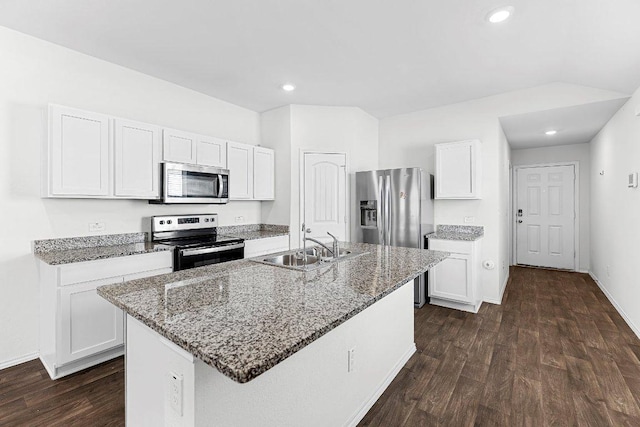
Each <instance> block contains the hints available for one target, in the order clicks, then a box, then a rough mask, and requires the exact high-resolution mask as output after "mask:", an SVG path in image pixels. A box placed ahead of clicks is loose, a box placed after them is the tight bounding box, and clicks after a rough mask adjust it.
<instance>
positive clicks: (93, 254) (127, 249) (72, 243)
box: [34, 233, 173, 265]
mask: <svg viewBox="0 0 640 427" xmlns="http://www.w3.org/2000/svg"><path fill="white" fill-rule="evenodd" d="M146 236H147V235H146V233H126V234H109V235H103V236H86V237H70V238H64V239H47V240H36V241H34V255H35V256H36V257H37V258H39V259H41V260H42V261H44V262H45V263H47V264H49V265H61V264H71V263H74V262H83V261H95V260H98V259H107V258H115V257H121V256H128V255H139V254H145V253H149V252H160V251H172V250H173V246H169V245H162V244H159V243H153V242H148V241H146V240H145V239H146Z"/></svg>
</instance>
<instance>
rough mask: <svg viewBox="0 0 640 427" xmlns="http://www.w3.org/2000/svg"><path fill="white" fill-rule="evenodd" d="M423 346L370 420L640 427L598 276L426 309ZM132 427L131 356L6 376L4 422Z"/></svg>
mask: <svg viewBox="0 0 640 427" xmlns="http://www.w3.org/2000/svg"><path fill="white" fill-rule="evenodd" d="M415 327H416V344H417V347H418V352H417V353H416V354H415V355H414V356H413V357H412V358H411V360H410V361H409V363H408V364H407V365H406V366H405V367H404V368H403V369H402V370H401V371H400V373H399V374H398V376H397V377H396V379H395V380H394V381H393V382H392V383H391V385H390V386H389V388H388V389H387V391H386V392H385V393H384V394H383V395H382V396H381V397H380V399H379V400H378V402H376V404H375V405H374V406H373V408H372V409H371V411H369V413H368V414H367V415H366V417H365V418H364V420H363V421H362V423H361V425H364V426H369V425H379V426H436V425H444V426H456V427H458V426H468V425H478V426H520V425H532V426H544V425H559V426H560V425H561V426H565V425H585V426H609V425H611V426H624V425H628V426H640V341H639V340H638V339H637V338H636V336H635V335H634V334H633V332H632V331H631V330H630V329H629V327H628V326H627V325H626V323H625V322H624V321H623V319H622V318H621V317H620V315H619V314H618V313H617V312H616V310H615V309H614V308H613V306H612V305H611V304H610V303H609V301H608V300H607V298H606V297H605V296H604V295H603V294H602V292H601V291H600V290H599V289H598V287H597V286H596V284H595V283H594V282H593V281H592V280H591V278H590V277H589V276H588V275H585V274H578V273H566V272H560V271H549V270H541V269H529V268H513V269H512V272H511V279H510V282H509V285H508V286H507V290H506V292H505V297H504V301H503V305H492V304H483V305H482V308H481V310H480V312H479V313H478V314H477V315H473V314H469V313H463V312H459V311H455V310H448V309H445V308H440V307H435V306H425V307H424V308H423V309H421V310H417V311H416V322H415ZM123 424H124V367H123V359H122V358H118V359H116V360H114V361H111V362H107V363H104V364H102V365H100V366H97V367H95V368H93V369H90V370H86V371H84V372H80V373H78V374H75V375H71V376H69V377H66V378H63V379H60V380H57V381H51V380H50V379H49V377H48V375H47V373H46V372H45V370H44V368H43V367H42V365H41V364H40V362H39V361H32V362H28V363H24V364H22V365H19V366H16V367H13V368H9V369H5V370H2V371H0V425H2V426H13V425H28V426H40V425H42V426H55V425H65V426H67V425H78V426H85V425H86V426H102V425H109V426H116V425H123Z"/></svg>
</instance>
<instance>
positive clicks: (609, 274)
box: [590, 89, 640, 336]
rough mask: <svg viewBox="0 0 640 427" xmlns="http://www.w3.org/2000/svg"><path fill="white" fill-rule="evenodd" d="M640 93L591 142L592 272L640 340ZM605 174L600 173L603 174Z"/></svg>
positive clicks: (638, 91) (639, 90) (635, 94)
mask: <svg viewBox="0 0 640 427" xmlns="http://www.w3.org/2000/svg"><path fill="white" fill-rule="evenodd" d="M639 111H640V89H638V90H637V91H636V92H635V93H634V95H633V97H632V98H631V99H630V100H629V101H628V102H627V103H626V104H625V105H624V106H623V107H622V108H621V109H620V110H619V111H618V112H617V113H616V114H615V115H614V116H613V118H612V119H611V120H610V121H609V123H607V125H606V126H605V127H604V128H603V129H602V130H601V131H600V132H599V133H598V135H597V136H596V137H595V138H594V139H593V140H592V141H591V172H590V176H591V273H592V274H593V275H594V276H595V277H596V278H597V280H598V282H599V284H600V286H601V287H602V288H603V290H604V292H605V293H606V294H607V296H609V298H610V299H612V300H613V301H614V305H616V308H618V310H620V311H621V313H622V314H623V316H624V317H625V318H626V320H627V322H629V323H630V325H631V326H632V328H633V329H634V331H635V333H636V334H637V335H638V336H640V286H639V280H640V279H639V278H640V262H638V260H640V246H639V245H638V242H640V188H629V187H627V178H628V174H630V173H632V172H640V116H637V115H636V112H639ZM601 172H603V173H604V174H603V175H601V174H600V173H601Z"/></svg>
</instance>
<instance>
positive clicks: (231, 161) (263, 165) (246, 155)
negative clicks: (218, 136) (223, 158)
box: [227, 142, 275, 200]
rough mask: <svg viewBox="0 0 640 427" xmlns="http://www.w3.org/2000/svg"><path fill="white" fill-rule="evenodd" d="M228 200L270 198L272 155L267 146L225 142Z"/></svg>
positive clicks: (272, 170)
mask: <svg viewBox="0 0 640 427" xmlns="http://www.w3.org/2000/svg"><path fill="white" fill-rule="evenodd" d="M227 169H229V199H231V200H273V198H274V194H275V190H274V186H275V180H274V176H275V175H274V170H275V155H274V151H273V150H271V149H269V148H264V147H256V146H254V145H248V144H240V143H238V142H228V143H227Z"/></svg>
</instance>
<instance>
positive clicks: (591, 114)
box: [500, 98, 629, 150]
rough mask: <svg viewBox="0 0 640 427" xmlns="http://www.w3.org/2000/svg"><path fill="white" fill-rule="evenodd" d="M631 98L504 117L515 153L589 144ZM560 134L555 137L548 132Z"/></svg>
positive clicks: (502, 118)
mask: <svg viewBox="0 0 640 427" xmlns="http://www.w3.org/2000/svg"><path fill="white" fill-rule="evenodd" d="M628 99H629V98H620V99H612V100H608V101H602V102H593V103H590V104H582V105H576V106H573V107H565V108H555V109H553V110H546V111H536V112H534V113H526V114H517V115H513V116H506V117H500V124H501V125H502V129H503V130H504V133H505V135H506V137H507V141H509V145H511V148H512V149H513V150H518V149H522V148H536V147H549V146H552V145H569V144H582V143H586V142H589V141H591V140H592V139H593V137H595V136H596V134H597V133H598V132H599V131H600V129H602V128H603V127H604V125H605V124H607V122H608V121H609V120H610V119H611V117H613V115H614V114H615V113H616V111H618V110H619V109H620V107H622V106H623V105H624V103H625V102H627V100H628ZM549 130H556V131H557V133H556V134H555V135H546V134H545V132H546V131H549Z"/></svg>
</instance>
